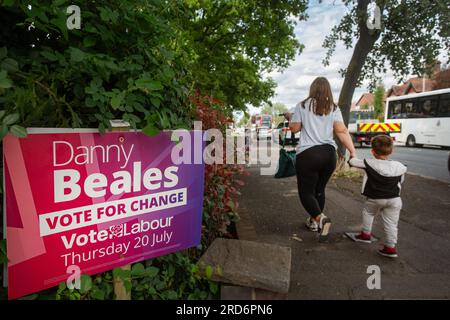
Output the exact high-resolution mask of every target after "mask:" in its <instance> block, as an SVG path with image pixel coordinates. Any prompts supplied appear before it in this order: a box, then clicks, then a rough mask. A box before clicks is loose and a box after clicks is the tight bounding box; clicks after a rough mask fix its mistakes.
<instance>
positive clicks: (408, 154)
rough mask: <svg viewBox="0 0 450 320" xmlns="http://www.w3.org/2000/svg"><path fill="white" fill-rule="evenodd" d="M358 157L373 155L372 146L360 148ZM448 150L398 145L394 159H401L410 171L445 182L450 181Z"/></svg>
mask: <svg viewBox="0 0 450 320" xmlns="http://www.w3.org/2000/svg"><path fill="white" fill-rule="evenodd" d="M356 150H357V154H358V157H360V158H364V157H371V156H372V155H371V153H370V148H369V147H363V148H358V149H356ZM448 154H449V151H448V150H443V149H439V148H432V147H424V148H407V147H401V146H397V147H396V148H395V151H394V154H393V155H392V157H391V158H392V159H393V160H397V161H400V162H401V163H403V164H405V165H406V166H408V172H409V173H414V174H418V175H421V176H424V177H430V178H434V179H437V180H440V181H443V182H450V174H449V172H448V169H447V161H448Z"/></svg>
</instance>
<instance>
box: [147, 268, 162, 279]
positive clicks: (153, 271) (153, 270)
mask: <svg viewBox="0 0 450 320" xmlns="http://www.w3.org/2000/svg"><path fill="white" fill-rule="evenodd" d="M158 272H159V269H158V268H157V267H147V268H146V269H145V275H146V276H147V277H154V276H156V275H157V274H158Z"/></svg>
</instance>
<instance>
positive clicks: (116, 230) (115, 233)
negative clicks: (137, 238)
mask: <svg viewBox="0 0 450 320" xmlns="http://www.w3.org/2000/svg"><path fill="white" fill-rule="evenodd" d="M109 232H110V234H111V235H112V237H116V238H119V237H121V236H122V234H123V224H119V225H117V226H111V227H109Z"/></svg>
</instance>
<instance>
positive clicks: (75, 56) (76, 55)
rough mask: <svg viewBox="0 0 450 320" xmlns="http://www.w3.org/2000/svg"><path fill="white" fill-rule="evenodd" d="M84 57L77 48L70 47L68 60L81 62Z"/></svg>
mask: <svg viewBox="0 0 450 320" xmlns="http://www.w3.org/2000/svg"><path fill="white" fill-rule="evenodd" d="M85 58H86V54H85V53H84V52H83V51H81V50H80V49H78V48H73V47H72V48H70V60H71V61H72V62H81V61H83V60H84V59H85Z"/></svg>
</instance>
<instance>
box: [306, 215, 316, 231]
mask: <svg viewBox="0 0 450 320" xmlns="http://www.w3.org/2000/svg"><path fill="white" fill-rule="evenodd" d="M305 225H306V227H307V228H308V229H309V230H310V231H312V232H317V231H319V224H318V223H317V221H316V220H313V219H311V218H308V219H306V223H305Z"/></svg>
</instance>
